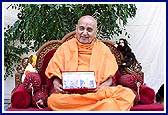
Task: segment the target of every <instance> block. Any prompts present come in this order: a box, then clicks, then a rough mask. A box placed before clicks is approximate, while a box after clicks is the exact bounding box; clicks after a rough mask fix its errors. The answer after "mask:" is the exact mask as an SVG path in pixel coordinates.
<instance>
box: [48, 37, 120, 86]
mask: <svg viewBox="0 0 168 115" xmlns="http://www.w3.org/2000/svg"><path fill="white" fill-rule="evenodd" d="M77 42H78V40H77V38H72V39H71V40H69V41H67V42H65V43H63V44H62V45H61V46H60V47H59V48H58V49H57V51H56V53H55V54H54V56H53V57H52V59H51V60H50V62H49V64H48V67H47V68H46V71H45V74H46V75H47V77H48V78H52V77H53V76H58V77H59V78H60V79H61V71H77V70H78V48H79V47H78V44H77ZM93 42H94V43H92V44H93V48H92V53H91V56H90V64H89V65H90V67H89V68H90V70H85V71H94V72H95V79H96V84H97V86H98V85H100V84H101V83H102V82H104V81H105V80H106V79H107V78H108V77H109V76H113V75H114V74H115V73H116V71H117V69H118V65H117V62H116V59H115V57H114V55H113V54H112V53H111V51H110V49H109V48H108V47H107V46H106V45H105V44H104V43H102V42H101V41H100V40H98V39H95V40H93Z"/></svg>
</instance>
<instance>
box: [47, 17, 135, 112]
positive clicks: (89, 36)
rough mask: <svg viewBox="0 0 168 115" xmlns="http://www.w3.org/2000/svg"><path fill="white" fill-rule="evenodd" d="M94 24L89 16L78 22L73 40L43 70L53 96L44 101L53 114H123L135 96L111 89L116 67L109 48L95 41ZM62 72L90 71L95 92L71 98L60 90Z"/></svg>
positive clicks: (79, 94) (119, 89) (129, 91)
mask: <svg viewBox="0 0 168 115" xmlns="http://www.w3.org/2000/svg"><path fill="white" fill-rule="evenodd" d="M96 33H97V21H96V20H95V19H94V18H93V17H92V16H89V15H86V16H83V17H81V18H80V19H79V21H78V24H77V25H76V36H75V37H74V38H72V39H71V40H69V41H67V42H65V43H63V44H62V45H61V46H60V47H59V48H58V50H57V51H56V52H55V54H54V56H53V57H52V59H51V60H50V62H49V64H48V67H47V69H46V72H45V73H46V75H47V77H48V78H53V79H54V80H53V84H54V89H55V93H53V94H51V95H50V96H49V97H48V107H49V108H51V109H52V110H57V111H65V110H67V111H72V110H73V111H87V110H93V111H98V110H100V111H105V110H107V111H126V110H130V108H131V107H132V106H133V102H134V98H135V95H134V93H133V92H132V91H131V90H130V89H129V88H125V87H122V86H116V87H111V85H112V77H113V76H114V75H115V73H116V71H117V69H118V65H117V62H116V59H115V57H114V55H113V54H112V53H111V52H110V50H109V48H108V47H107V46H106V45H105V44H103V43H102V42H101V41H100V40H98V39H96ZM62 71H94V72H95V81H96V86H97V88H96V89H95V90H94V91H92V92H90V91H89V92H84V93H78V94H76V93H75V94H72V93H69V92H67V91H65V90H64V89H63V86H62V83H61V79H62V76H61V72H62Z"/></svg>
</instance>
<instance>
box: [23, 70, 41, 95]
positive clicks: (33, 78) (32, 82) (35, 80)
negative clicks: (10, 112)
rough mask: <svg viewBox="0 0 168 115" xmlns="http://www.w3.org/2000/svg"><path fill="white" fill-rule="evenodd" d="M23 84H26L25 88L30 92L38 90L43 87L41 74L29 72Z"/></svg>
mask: <svg viewBox="0 0 168 115" xmlns="http://www.w3.org/2000/svg"><path fill="white" fill-rule="evenodd" d="M23 85H24V87H25V89H26V90H27V91H28V92H30V93H32V91H33V92H36V91H38V90H39V89H40V87H41V77H40V75H39V74H38V73H35V72H31V73H29V74H27V75H26V77H25V79H24V81H23Z"/></svg>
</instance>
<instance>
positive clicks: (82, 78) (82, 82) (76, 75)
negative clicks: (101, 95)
mask: <svg viewBox="0 0 168 115" xmlns="http://www.w3.org/2000/svg"><path fill="white" fill-rule="evenodd" d="M62 84H63V89H64V90H82V89H88V90H89V89H95V88H96V82H95V76H94V72H93V71H64V72H62Z"/></svg>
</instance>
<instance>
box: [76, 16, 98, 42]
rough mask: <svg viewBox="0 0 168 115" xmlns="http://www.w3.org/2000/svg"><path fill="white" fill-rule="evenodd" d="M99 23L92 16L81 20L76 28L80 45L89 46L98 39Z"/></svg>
mask: <svg viewBox="0 0 168 115" xmlns="http://www.w3.org/2000/svg"><path fill="white" fill-rule="evenodd" d="M96 32H97V22H96V20H95V19H94V18H93V17H91V16H84V17H82V18H80V19H79V21H78V25H77V26H76V34H77V39H78V41H79V42H80V43H83V44H89V43H91V42H92V40H93V39H94V38H95V37H96Z"/></svg>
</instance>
